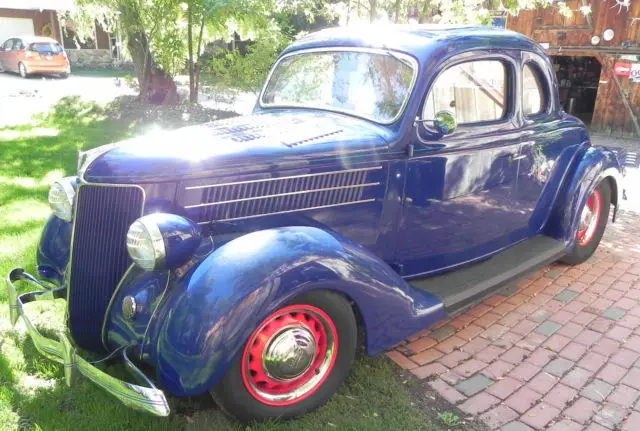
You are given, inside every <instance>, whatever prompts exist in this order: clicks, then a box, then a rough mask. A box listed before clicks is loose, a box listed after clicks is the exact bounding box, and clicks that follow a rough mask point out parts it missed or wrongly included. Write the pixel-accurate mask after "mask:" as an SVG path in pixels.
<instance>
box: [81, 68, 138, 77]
mask: <svg viewBox="0 0 640 431" xmlns="http://www.w3.org/2000/svg"><path fill="white" fill-rule="evenodd" d="M71 73H72V74H73V75H74V76H89V77H92V78H93V77H96V78H125V77H127V76H130V77H132V78H133V77H134V76H135V74H134V73H133V72H132V71H128V70H114V69H72V70H71Z"/></svg>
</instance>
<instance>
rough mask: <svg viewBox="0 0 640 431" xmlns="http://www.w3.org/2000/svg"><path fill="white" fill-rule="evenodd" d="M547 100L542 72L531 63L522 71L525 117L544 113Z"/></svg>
mask: <svg viewBox="0 0 640 431" xmlns="http://www.w3.org/2000/svg"><path fill="white" fill-rule="evenodd" d="M544 109H545V100H544V91H543V89H542V77H541V76H540V71H539V70H538V69H537V68H536V67H535V66H532V65H531V64H530V63H527V64H525V65H524V69H523V71H522V112H523V114H524V115H525V116H530V115H536V114H539V113H541V112H542V111H544Z"/></svg>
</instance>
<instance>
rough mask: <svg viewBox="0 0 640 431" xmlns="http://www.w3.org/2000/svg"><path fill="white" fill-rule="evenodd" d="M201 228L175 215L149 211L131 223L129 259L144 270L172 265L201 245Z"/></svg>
mask: <svg viewBox="0 0 640 431" xmlns="http://www.w3.org/2000/svg"><path fill="white" fill-rule="evenodd" d="M200 239H201V235H200V228H199V227H198V225H197V224H195V223H194V222H192V221H191V220H189V219H187V218H185V217H181V216H178V215H175V214H164V213H158V214H149V215H146V216H143V217H140V218H139V219H138V220H136V221H135V222H133V224H132V225H131V227H129V232H128V233H127V251H128V252H129V256H130V257H131V260H133V261H134V262H135V263H136V264H137V265H138V266H140V267H141V268H142V269H144V270H146V271H153V270H156V269H165V268H175V267H177V266H179V265H182V264H183V263H185V262H187V261H188V260H189V259H190V258H191V257H192V255H193V253H194V252H195V251H196V249H197V248H198V246H199V245H200Z"/></svg>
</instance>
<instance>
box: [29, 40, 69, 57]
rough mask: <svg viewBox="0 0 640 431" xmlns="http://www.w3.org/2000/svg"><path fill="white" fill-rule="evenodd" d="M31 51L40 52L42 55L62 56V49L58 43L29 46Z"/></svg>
mask: <svg viewBox="0 0 640 431" xmlns="http://www.w3.org/2000/svg"><path fill="white" fill-rule="evenodd" d="M29 49H30V50H31V51H36V52H39V53H40V54H60V53H61V52H62V47H61V46H60V45H59V44H57V43H48V42H38V43H32V44H31V45H29Z"/></svg>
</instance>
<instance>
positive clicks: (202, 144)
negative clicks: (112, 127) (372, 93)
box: [79, 110, 388, 183]
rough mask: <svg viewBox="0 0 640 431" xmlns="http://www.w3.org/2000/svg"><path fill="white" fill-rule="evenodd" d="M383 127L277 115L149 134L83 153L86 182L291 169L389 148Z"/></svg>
mask: <svg viewBox="0 0 640 431" xmlns="http://www.w3.org/2000/svg"><path fill="white" fill-rule="evenodd" d="M387 133H388V132H387V130H386V129H385V128H383V127H381V126H377V125H375V124H373V123H371V122H369V121H366V120H361V119H357V118H353V117H349V116H346V115H341V114H334V113H329V112H322V111H306V110H278V111H267V112H262V113H255V114H252V115H247V116H242V117H235V118H231V119H227V120H220V121H213V122H210V123H206V124H200V125H195V126H188V127H184V128H181V129H177V130H171V131H154V132H150V133H147V134H145V135H143V136H139V137H136V138H133V139H129V140H126V141H122V142H119V143H116V144H111V145H106V146H103V147H99V148H96V149H94V150H91V151H88V152H86V153H81V156H80V161H79V176H80V177H81V178H82V179H83V180H84V181H86V182H98V183H148V182H161V181H175V180H182V179H189V178H200V177H210V176H225V175H237V174H238V173H239V172H252V171H265V170H277V169H278V168H282V169H290V168H296V167H298V166H302V165H307V166H308V164H309V162H310V160H311V159H316V158H321V159H323V160H325V161H326V160H330V159H331V158H334V159H335V158H345V157H349V158H350V157H351V156H355V155H358V153H363V152H372V151H378V150H380V149H384V148H386V147H387V138H388V136H387V135H386V134H387Z"/></svg>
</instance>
